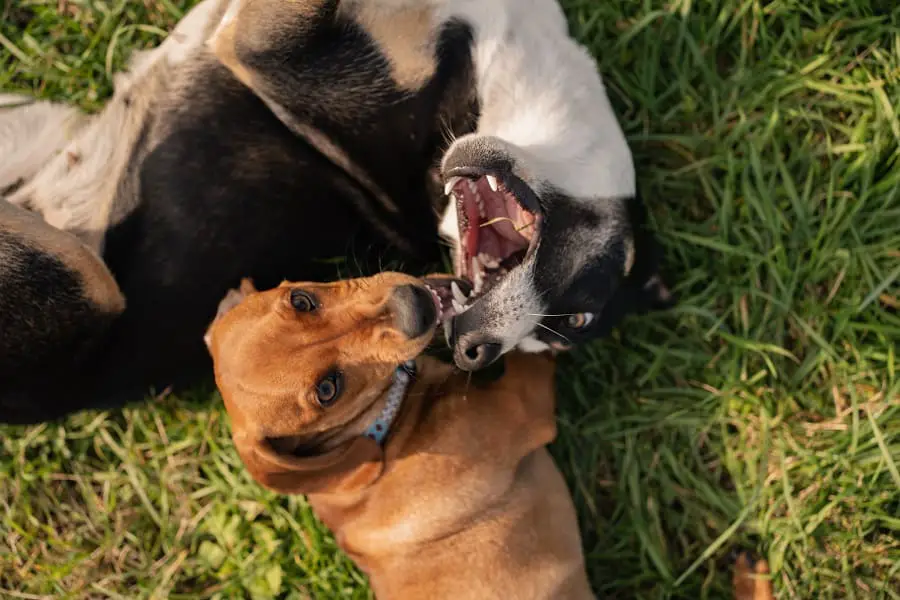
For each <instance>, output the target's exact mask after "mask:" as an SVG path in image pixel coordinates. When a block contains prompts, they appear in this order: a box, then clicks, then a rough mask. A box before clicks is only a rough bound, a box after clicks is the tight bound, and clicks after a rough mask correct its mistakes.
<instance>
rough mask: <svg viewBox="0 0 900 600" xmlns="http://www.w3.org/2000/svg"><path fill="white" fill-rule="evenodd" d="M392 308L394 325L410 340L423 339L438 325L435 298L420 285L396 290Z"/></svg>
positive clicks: (406, 286) (401, 287)
mask: <svg viewBox="0 0 900 600" xmlns="http://www.w3.org/2000/svg"><path fill="white" fill-rule="evenodd" d="M391 308H392V309H393V311H394V325H395V326H396V327H397V329H399V330H400V331H402V332H403V333H404V334H405V335H406V337H408V338H410V339H415V338H418V337H422V336H423V335H425V334H426V333H428V332H430V331H431V330H432V328H434V326H435V323H437V318H438V314H437V307H436V306H435V304H434V297H433V296H432V295H431V292H429V291H428V290H427V289H425V288H424V287H421V286H418V285H402V286H400V287H398V288H396V289H395V290H394V293H393V294H392V296H391Z"/></svg>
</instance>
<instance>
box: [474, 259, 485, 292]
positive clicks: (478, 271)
mask: <svg viewBox="0 0 900 600" xmlns="http://www.w3.org/2000/svg"><path fill="white" fill-rule="evenodd" d="M472 284H473V288H474V289H473V290H472V291H473V293H475V294H477V293H479V292H480V291H481V286H482V284H484V270H483V269H482V268H481V266H480V265H479V262H478V257H477V256H473V257H472Z"/></svg>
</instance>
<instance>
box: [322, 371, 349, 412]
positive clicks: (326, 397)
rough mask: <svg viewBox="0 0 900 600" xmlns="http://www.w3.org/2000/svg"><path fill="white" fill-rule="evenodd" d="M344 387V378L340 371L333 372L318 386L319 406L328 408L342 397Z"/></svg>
mask: <svg viewBox="0 0 900 600" xmlns="http://www.w3.org/2000/svg"><path fill="white" fill-rule="evenodd" d="M343 387H344V376H343V375H342V374H341V373H340V372H339V371H332V372H331V373H329V374H328V375H326V376H325V377H323V378H322V379H321V381H319V383H317V384H316V397H317V399H318V401H319V406H321V407H322V408H328V407H329V406H331V405H332V404H334V403H335V402H336V401H337V399H338V397H339V396H340V395H341V392H342V391H343V389H342V388H343Z"/></svg>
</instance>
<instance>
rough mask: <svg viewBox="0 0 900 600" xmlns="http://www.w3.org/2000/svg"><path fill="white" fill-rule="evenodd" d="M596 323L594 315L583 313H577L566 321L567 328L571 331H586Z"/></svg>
mask: <svg viewBox="0 0 900 600" xmlns="http://www.w3.org/2000/svg"><path fill="white" fill-rule="evenodd" d="M593 322H594V313H589V312H583V313H577V314H574V315H569V317H568V318H567V319H566V326H567V327H568V328H569V329H573V330H576V331H577V330H579V329H584V328H585V327H587V326H588V325H590V324H591V323H593Z"/></svg>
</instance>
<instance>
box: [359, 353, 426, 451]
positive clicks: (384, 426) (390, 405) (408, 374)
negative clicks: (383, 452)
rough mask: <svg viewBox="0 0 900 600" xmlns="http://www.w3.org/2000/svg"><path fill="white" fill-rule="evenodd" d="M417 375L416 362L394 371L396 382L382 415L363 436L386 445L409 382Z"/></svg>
mask: <svg viewBox="0 0 900 600" xmlns="http://www.w3.org/2000/svg"><path fill="white" fill-rule="evenodd" d="M415 374H416V363H415V361H412V360H408V361H406V362H405V363H403V364H402V365H400V366H399V367H397V369H396V370H395V371H394V380H393V382H392V383H391V387H390V389H389V390H388V393H387V403H386V404H385V405H384V408H383V409H382V410H381V414H379V415H378V417H377V418H376V419H375V422H374V423H372V424H371V425H369V428H368V429H366V432H365V433H364V434H363V435H365V436H366V437H367V438H369V439H372V440H375V442H376V443H377V444H378V445H379V446H381V445H383V444H384V438H386V437H387V434H388V433H389V432H390V430H391V425H393V424H394V419H396V418H397V413H399V412H400V407H401V406H403V399H404V398H406V391H407V389H408V388H409V382H410V380H411V379H412V378H413V376H414V375H415Z"/></svg>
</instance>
